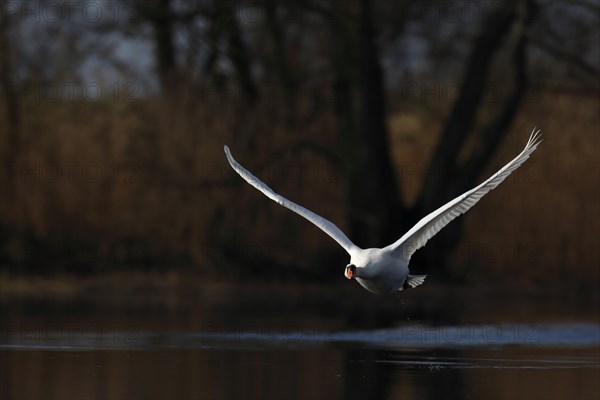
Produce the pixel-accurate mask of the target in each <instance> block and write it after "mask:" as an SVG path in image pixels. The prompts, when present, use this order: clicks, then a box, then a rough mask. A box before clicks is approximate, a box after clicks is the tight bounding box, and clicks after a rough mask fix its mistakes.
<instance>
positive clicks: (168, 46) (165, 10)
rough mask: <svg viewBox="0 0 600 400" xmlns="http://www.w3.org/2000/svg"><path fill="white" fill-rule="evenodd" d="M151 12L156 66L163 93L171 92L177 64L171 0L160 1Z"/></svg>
mask: <svg viewBox="0 0 600 400" xmlns="http://www.w3.org/2000/svg"><path fill="white" fill-rule="evenodd" d="M155 7H156V8H155V9H154V10H151V11H150V14H151V16H150V18H149V19H150V21H151V23H152V26H153V27H154V42H155V45H156V65H157V68H158V76H159V79H160V84H161V87H162V90H163V92H169V91H170V90H171V89H172V86H173V84H174V82H173V80H174V78H175V76H174V75H175V71H176V63H175V47H174V45H173V15H172V12H171V0H158V1H157V3H156V5H155Z"/></svg>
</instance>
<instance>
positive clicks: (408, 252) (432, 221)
mask: <svg viewBox="0 0 600 400" xmlns="http://www.w3.org/2000/svg"><path fill="white" fill-rule="evenodd" d="M540 136H541V134H540V131H539V130H537V131H536V130H535V129H534V130H533V132H532V133H531V136H530V137H529V141H528V142H527V145H526V146H525V148H524V149H523V151H521V153H520V154H519V155H518V156H516V157H515V158H514V159H513V160H512V161H511V162H509V163H508V164H506V165H505V166H504V167H502V169H500V171H498V172H496V173H495V174H494V175H492V176H491V177H490V178H489V179H488V180H486V181H485V182H483V183H482V184H481V185H479V186H477V187H476V188H474V189H471V190H469V191H468V192H466V193H463V194H462V195H460V196H458V197H457V198H455V199H454V200H452V201H450V202H449V203H447V204H445V205H443V206H442V207H440V208H438V209H437V210H435V211H434V212H432V213H431V214H429V215H428V216H426V217H425V218H423V219H421V220H420V221H419V222H418V223H417V224H416V225H415V226H413V227H412V228H411V229H410V230H409V231H408V232H406V234H405V235H404V236H402V237H401V238H400V239H398V240H397V241H396V242H394V243H392V244H391V245H389V246H387V247H386V248H385V249H386V250H389V251H391V252H392V254H393V255H394V256H396V257H398V258H401V259H404V260H406V261H408V260H410V257H411V256H412V255H413V253H414V252H415V251H417V250H418V249H420V248H421V247H423V246H424V245H425V243H427V241H428V240H429V239H431V238H432V237H433V236H434V235H435V234H436V233H438V232H439V231H440V230H441V229H442V228H443V227H445V226H446V225H448V224H449V223H450V221H452V220H453V219H454V218H456V217H458V216H459V215H461V214H464V213H465V212H467V211H468V210H469V209H470V208H471V207H473V206H474V205H475V204H476V203H477V202H478V201H479V200H480V199H481V198H482V197H483V196H484V195H485V194H486V193H487V192H489V191H490V190H492V189H494V188H495V187H496V186H498V185H499V184H500V183H501V182H502V181H503V180H504V179H505V178H506V177H507V176H508V175H510V173H511V172H513V171H514V170H515V169H517V168H519V166H520V165H521V164H523V162H524V161H525V160H527V159H528V158H529V156H530V155H531V153H533V151H534V150H535V149H536V148H537V146H538V145H539V144H540V142H541V139H540Z"/></svg>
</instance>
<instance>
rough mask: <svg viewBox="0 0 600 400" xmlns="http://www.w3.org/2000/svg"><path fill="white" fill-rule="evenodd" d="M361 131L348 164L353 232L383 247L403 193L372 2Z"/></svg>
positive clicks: (364, 7)
mask: <svg viewBox="0 0 600 400" xmlns="http://www.w3.org/2000/svg"><path fill="white" fill-rule="evenodd" d="M359 13H360V15H359V32H358V33H359V38H358V41H359V49H360V54H359V76H358V104H359V108H358V112H359V114H358V130H357V135H356V141H355V143H354V144H353V145H354V146H353V147H354V148H355V151H354V154H353V155H352V158H350V159H349V160H348V162H349V163H350V174H349V181H348V184H349V185H348V201H349V212H350V221H349V222H350V234H351V236H352V238H353V239H355V240H356V242H357V243H358V245H359V246H366V247H374V246H377V247H380V246H382V245H383V244H384V243H387V242H390V241H391V240H393V237H392V233H393V226H394V224H393V222H394V221H395V220H396V219H397V218H396V216H395V213H394V211H395V210H396V209H397V207H398V206H399V204H400V202H399V198H400V196H399V193H398V187H397V185H396V179H395V176H394V171H393V169H392V164H391V160H390V156H389V153H388V150H389V143H388V132H387V127H386V118H385V116H386V105H385V92H384V87H383V71H382V68H381V65H380V55H379V48H378V46H377V42H376V37H375V31H374V28H373V21H372V3H371V2H369V0H361V2H360V10H359Z"/></svg>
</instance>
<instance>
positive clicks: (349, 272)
mask: <svg viewBox="0 0 600 400" xmlns="http://www.w3.org/2000/svg"><path fill="white" fill-rule="evenodd" d="M344 276H345V277H346V278H348V279H352V278H354V269H353V268H352V267H350V266H347V267H346V269H345V270H344Z"/></svg>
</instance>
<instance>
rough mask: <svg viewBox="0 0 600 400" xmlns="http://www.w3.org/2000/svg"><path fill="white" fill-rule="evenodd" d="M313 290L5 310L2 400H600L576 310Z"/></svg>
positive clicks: (594, 330)
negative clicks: (455, 304) (546, 312)
mask: <svg viewBox="0 0 600 400" xmlns="http://www.w3.org/2000/svg"><path fill="white" fill-rule="evenodd" d="M307 290H308V291H309V292H308V293H306V292H305V291H304V290H303V289H298V291H297V292H294V291H292V290H290V291H284V292H285V293H281V292H277V296H273V295H272V293H269V292H267V293H266V295H257V293H256V292H252V291H248V292H247V293H238V295H237V296H236V297H229V296H224V295H221V294H219V293H221V292H213V295H211V296H205V297H199V296H198V295H197V293H195V292H194V293H193V296H182V295H181V293H179V292H178V294H177V295H176V297H175V298H176V300H173V298H172V297H169V296H166V299H167V300H166V302H163V303H161V302H156V303H153V302H149V301H145V300H144V301H132V302H130V300H131V297H129V296H127V297H125V298H124V299H115V298H112V300H110V301H103V302H100V303H99V302H96V301H94V300H93V299H90V298H88V299H87V300H85V301H83V299H80V300H82V301H77V302H73V301H66V302H60V303H59V302H52V301H47V302H42V303H38V302H36V303H30V302H23V303H17V304H10V305H9V304H4V305H3V306H2V307H3V308H2V311H3V314H2V315H3V317H2V320H1V324H0V354H1V357H2V363H1V370H0V388H1V389H0V395H1V397H2V399H10V398H19V399H21V398H28V399H38V398H40V399H41V398H44V399H59V398H60V399H63V398H103V399H104V398H211V399H212V398H215V399H219V398H227V399H228V398H261V399H270V398H272V399H280V398H350V399H352V398H361V399H363V398H381V399H396V398H398V399H400V398H401V399H411V398H415V399H440V398H457V399H459V398H460V399H462V398H468V397H471V398H486V399H512V398H544V399H564V398H569V399H571V398H598V396H600V383H599V382H598V379H597V376H598V374H599V373H600V324H599V322H598V321H597V320H596V319H594V318H590V317H588V316H586V315H585V313H581V314H579V315H578V319H577V320H573V313H571V312H569V313H565V314H566V315H565V314H563V313H562V310H561V311H558V312H556V313H554V315H553V316H552V317H551V318H546V319H537V320H532V319H531V318H529V319H528V318H520V319H518V318H515V317H514V315H513V314H510V313H504V312H503V311H502V310H499V309H495V308H493V307H488V308H487V309H486V312H485V313H481V314H480V313H477V312H475V311H473V310H469V309H464V310H463V311H464V313H463V314H462V315H463V318H464V320H463V321H461V320H460V317H459V316H457V315H456V314H454V315H453V314H452V313H445V312H444V311H443V303H437V302H433V303H430V304H426V303H424V302H423V301H419V302H411V300H410V297H403V298H401V299H400V300H399V299H398V298H391V299H390V298H379V297H373V296H371V297H364V298H362V297H360V296H361V295H358V297H357V298H355V299H354V300H348V301H345V302H342V303H340V302H334V301H332V299H334V298H335V297H336V296H337V295H336V294H331V293H329V294H328V293H325V292H323V294H319V293H321V292H320V291H313V289H310V288H309V289H307ZM190 294H192V293H190ZM307 294H308V295H307ZM152 298H155V297H154V295H153V296H152ZM274 298H277V301H273V299H274ZM307 298H310V300H304V299H307ZM348 298H350V297H348ZM125 299H126V300H127V302H126V301H124V300H125ZM365 299H366V300H365ZM86 301H87V302H86ZM398 303H400V305H399V304H398ZM463 303H464V304H467V303H473V302H463ZM474 303H476V302H474ZM436 304H440V305H439V306H437V305H436ZM521 304H522V306H523V307H525V308H527V307H533V306H532V305H531V304H530V305H527V304H525V303H521ZM340 307H347V309H344V308H340ZM427 307H429V309H430V310H431V311H432V312H431V313H429V314H428V313H427V312H424V311H423V310H424V309H427ZM545 307H546V309H549V308H551V305H550V304H545ZM509 308H510V305H509ZM369 311H370V312H371V313H372V315H369V314H368V312H369ZM592 311H595V310H592ZM591 314H592V315H593V312H591ZM414 315H419V318H418V319H415V318H414ZM448 315H451V317H447V319H446V320H443V319H442V317H441V316H448ZM432 316H433V317H432ZM511 318H512V319H514V320H513V321H511ZM33 382H35V384H32V383H33Z"/></svg>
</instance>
